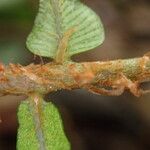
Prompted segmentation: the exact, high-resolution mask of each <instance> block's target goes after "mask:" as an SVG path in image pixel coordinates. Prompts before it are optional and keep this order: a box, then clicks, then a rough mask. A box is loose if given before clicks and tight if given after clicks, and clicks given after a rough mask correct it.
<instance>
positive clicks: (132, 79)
mask: <svg viewBox="0 0 150 150" xmlns="http://www.w3.org/2000/svg"><path fill="white" fill-rule="evenodd" d="M149 81H150V57H149V56H148V55H144V56H143V57H140V58H132V59H124V60H114V61H106V62H101V61H98V62H83V63H75V62H66V63H63V64H57V63H48V64H45V65H34V64H30V65H28V66H21V65H19V64H9V65H8V66H4V65H3V64H1V65H0V93H1V94H17V95H18V94H26V95H29V94H30V93H33V92H39V93H41V94H47V93H50V92H53V91H57V90H61V89H67V90H72V89H78V88H85V89H88V90H89V91H92V92H94V93H98V94H102V95H120V94H122V93H123V91H124V90H125V89H128V90H130V91H131V93H133V94H134V95H135V96H140V95H141V94H143V93H147V92H149V91H143V90H142V89H140V88H139V85H140V83H142V82H149Z"/></svg>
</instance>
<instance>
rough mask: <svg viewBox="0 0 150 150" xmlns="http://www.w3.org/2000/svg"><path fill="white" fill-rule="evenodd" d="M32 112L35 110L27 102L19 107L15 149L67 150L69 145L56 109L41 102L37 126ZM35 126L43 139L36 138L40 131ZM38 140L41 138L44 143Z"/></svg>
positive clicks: (50, 104)
mask: <svg viewBox="0 0 150 150" xmlns="http://www.w3.org/2000/svg"><path fill="white" fill-rule="evenodd" d="M34 111H35V108H33V107H32V105H31V103H29V102H28V101H26V102H23V103H21V105H20V107H19V111H18V119H19V130H18V140H17V149H18V150H27V149H28V150H30V149H32V150H38V149H40V148H41V147H42V148H43V149H47V150H49V149H53V150H69V149H70V144H69V142H68V140H67V138H66V136H65V134H64V131H63V126H62V121H61V118H60V115H59V112H58V110H57V108H56V107H55V106H54V105H53V104H52V103H46V102H43V103H42V111H40V114H38V115H40V122H41V124H39V125H37V123H38V122H37V121H35V117H36V116H35V114H34ZM37 126H40V127H41V130H42V134H43V135H42V136H43V137H39V136H38V134H39V130H40V129H39V128H38V129H37ZM40 136H41V135H40ZM39 138H43V139H44V141H41V140H39ZM41 143H42V144H41ZM43 143H44V144H43Z"/></svg>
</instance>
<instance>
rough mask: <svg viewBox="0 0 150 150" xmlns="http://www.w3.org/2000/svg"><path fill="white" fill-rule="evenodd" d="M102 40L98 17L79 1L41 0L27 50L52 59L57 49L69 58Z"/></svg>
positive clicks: (95, 45) (93, 46) (101, 26)
mask: <svg viewBox="0 0 150 150" xmlns="http://www.w3.org/2000/svg"><path fill="white" fill-rule="evenodd" d="M70 32H71V33H70ZM103 40H104V29H103V25H102V23H101V20H100V18H99V17H98V15H97V14H96V13H95V12H94V11H92V10H91V9H90V8H88V7H87V6H86V5H84V4H83V3H81V2H80V0H40V3H39V12H38V15H37V17H36V19H35V24H34V27H33V30H32V32H31V34H30V35H29V37H28V39H27V47H28V48H29V50H30V51H32V52H33V53H34V54H36V55H40V56H45V57H51V58H53V59H55V58H56V55H57V53H58V50H60V49H64V50H62V51H65V53H66V54H65V55H66V56H65V57H70V56H72V55H74V54H77V53H81V52H84V51H87V50H90V49H93V48H95V47H97V46H99V45H100V44H101V43H102V42H103Z"/></svg>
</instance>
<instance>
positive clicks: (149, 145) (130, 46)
mask: <svg viewBox="0 0 150 150" xmlns="http://www.w3.org/2000/svg"><path fill="white" fill-rule="evenodd" d="M83 2H84V3H86V4H87V5H88V6H90V7H91V8H93V9H94V10H95V11H96V12H97V13H98V14H99V15H100V16H101V19H102V21H103V23H104V26H105V32H106V40H105V42H104V44H103V45H102V46H101V47H99V48H97V49H95V50H93V51H89V52H87V53H83V54H81V55H78V56H75V57H74V58H73V59H74V60H75V61H94V60H111V59H117V58H131V57H139V56H142V55H143V54H144V53H146V52H148V51H149V50H150V1H149V0H83ZM37 8H38V0H0V61H1V62H3V63H5V64H8V63H10V62H11V63H20V64H22V65H27V64H29V63H30V62H33V61H34V62H36V63H38V62H40V59H39V58H37V59H36V60H34V59H33V54H31V53H30V52H29V51H28V50H27V49H26V46H25V41H26V37H27V35H28V34H29V32H30V31H31V27H32V25H33V20H34V17H35V14H36V12H37ZM44 61H45V62H46V61H48V60H44ZM147 86H148V85H147ZM24 99H25V97H24V96H18V97H16V96H11V95H9V96H5V97H0V118H1V119H2V123H0V150H15V144H16V133H17V128H18V123H17V118H16V114H17V108H18V105H19V103H20V101H21V100H24ZM46 100H47V101H50V100H53V102H54V103H55V104H56V105H57V106H58V108H59V110H60V112H61V114H62V117H63V120H64V124H65V131H66V133H67V135H68V138H69V139H70V141H71V143H72V149H73V150H150V95H144V96H142V97H140V98H136V97H134V96H133V95H131V94H130V93H128V92H125V93H124V94H123V95H122V96H119V97H108V96H97V95H94V94H91V93H88V92H87V91H85V90H75V91H59V92H56V93H52V94H50V95H47V96H46Z"/></svg>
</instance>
